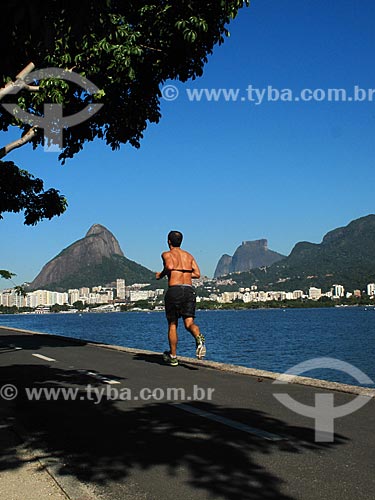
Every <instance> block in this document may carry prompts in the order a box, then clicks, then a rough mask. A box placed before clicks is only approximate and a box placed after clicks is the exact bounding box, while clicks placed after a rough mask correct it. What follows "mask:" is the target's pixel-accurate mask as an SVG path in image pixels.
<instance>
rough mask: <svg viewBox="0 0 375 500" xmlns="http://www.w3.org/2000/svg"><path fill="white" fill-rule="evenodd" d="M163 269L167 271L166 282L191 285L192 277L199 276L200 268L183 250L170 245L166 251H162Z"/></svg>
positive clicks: (172, 284)
mask: <svg viewBox="0 0 375 500" xmlns="http://www.w3.org/2000/svg"><path fill="white" fill-rule="evenodd" d="M162 259H163V263H164V269H166V271H167V272H168V284H169V286H174V285H191V284H192V278H199V277H200V270H199V267H198V264H197V263H196V262H195V259H194V257H193V256H192V255H191V254H190V253H189V252H186V251H185V250H181V248H178V247H172V248H171V250H169V251H168V252H163V254H162Z"/></svg>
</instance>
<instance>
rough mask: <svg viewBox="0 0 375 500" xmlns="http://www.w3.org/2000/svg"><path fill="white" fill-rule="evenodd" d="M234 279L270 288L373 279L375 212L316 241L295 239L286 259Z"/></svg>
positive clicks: (351, 284) (360, 283) (355, 284)
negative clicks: (318, 242)
mask: <svg viewBox="0 0 375 500" xmlns="http://www.w3.org/2000/svg"><path fill="white" fill-rule="evenodd" d="M235 280H236V281H237V283H239V284H241V285H243V286H249V285H251V284H257V285H259V286H261V287H262V288H263V289H274V290H276V289H278V290H293V289H299V288H301V289H307V288H309V287H310V286H317V287H321V288H323V289H328V288H329V287H330V286H331V285H333V284H342V285H344V286H345V287H346V288H347V289H349V290H352V289H356V288H359V289H363V288H364V287H365V285H366V284H367V283H369V282H374V281H375V215H368V216H366V217H362V218H360V219H357V220H354V221H352V222H351V223H350V224H348V225H347V226H346V227H341V228H338V229H335V230H333V231H330V232H329V233H327V234H326V235H325V236H324V238H323V241H322V243H320V244H314V243H308V242H300V243H297V244H296V245H295V247H294V248H293V250H292V252H291V254H290V255H289V257H287V258H286V259H284V260H282V261H280V262H277V263H275V264H273V265H272V266H270V267H268V268H266V269H265V270H260V269H256V270H253V271H251V272H249V273H241V274H238V275H236V277H235Z"/></svg>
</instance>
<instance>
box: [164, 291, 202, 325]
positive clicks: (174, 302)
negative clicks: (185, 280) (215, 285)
mask: <svg viewBox="0 0 375 500" xmlns="http://www.w3.org/2000/svg"><path fill="white" fill-rule="evenodd" d="M196 297H197V295H196V293H195V290H194V288H193V287H192V286H187V285H173V286H170V287H169V288H168V290H167V293H166V294H165V297H164V303H165V314H166V316H167V319H168V321H177V320H178V318H180V317H182V318H195V304H196Z"/></svg>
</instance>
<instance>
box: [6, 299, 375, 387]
mask: <svg viewBox="0 0 375 500" xmlns="http://www.w3.org/2000/svg"><path fill="white" fill-rule="evenodd" d="M196 321H197V323H198V324H199V326H200V327H201V330H202V333H204V335H205V336H206V343H207V359H209V360H213V361H220V362H224V363H231V364H235V365H242V366H247V367H251V368H259V369H263V370H269V371H273V372H284V371H286V370H288V369H289V368H291V367H292V366H294V365H296V364H298V363H301V362H303V361H307V360H310V359H313V358H318V357H331V358H335V359H338V360H341V361H345V362H347V363H350V364H352V365H354V366H355V367H356V368H358V369H360V370H362V371H363V372H364V373H365V374H366V375H367V376H368V377H370V378H371V379H372V381H374V383H373V384H363V383H360V382H359V381H358V380H356V379H355V378H353V377H352V376H350V375H347V374H345V373H342V372H339V371H336V370H332V369H325V370H322V369H319V370H312V371H309V372H306V373H304V375H305V376H309V377H314V378H322V379H326V380H332V381H337V382H343V383H347V384H353V385H365V386H367V387H375V363H374V359H375V307H373V306H371V307H367V308H364V307H351V308H349V307H347V308H326V309H285V310H284V309H273V310H266V309H257V310H238V311H233V310H232V311H198V312H197V318H196ZM0 325H2V326H12V327H16V328H23V329H27V330H35V331H40V332H45V333H55V334H59V335H65V336H69V337H74V338H81V339H85V340H91V341H95V342H103V343H107V344H116V345H121V346H126V347H132V348H138V349H147V350H151V351H157V352H162V351H163V350H165V349H167V347H168V344H167V336H166V319H165V316H164V314H163V313H161V312H152V313H147V312H128V313H84V314H39V315H38V314H30V315H0ZM178 354H180V355H184V356H190V357H194V355H195V343H194V341H193V339H192V337H191V336H190V334H189V333H188V332H186V331H185V330H184V329H183V328H182V325H180V332H179V347H178Z"/></svg>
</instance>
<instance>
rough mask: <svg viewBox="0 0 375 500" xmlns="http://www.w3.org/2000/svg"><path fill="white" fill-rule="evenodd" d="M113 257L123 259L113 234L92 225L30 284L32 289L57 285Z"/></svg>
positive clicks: (99, 226) (50, 262) (98, 225)
mask: <svg viewBox="0 0 375 500" xmlns="http://www.w3.org/2000/svg"><path fill="white" fill-rule="evenodd" d="M114 255H118V256H121V257H124V254H123V252H122V250H121V248H120V245H119V243H118V241H117V240H116V238H115V237H114V236H113V234H112V233H111V232H110V231H108V229H107V228H105V227H104V226H101V225H100V224H94V225H93V226H91V227H90V229H89V230H88V232H87V234H86V236H85V237H84V238H82V239H80V240H78V241H76V242H75V243H73V244H72V245H70V246H69V247H67V248H65V249H64V250H63V251H62V252H61V253H60V254H59V255H57V256H56V257H55V258H53V259H52V260H51V261H49V262H48V263H47V264H46V265H45V266H44V267H43V269H42V270H41V271H40V273H39V274H38V276H37V277H36V278H35V279H34V281H33V282H32V283H31V284H30V287H31V288H32V289H36V288H41V287H47V286H48V285H49V284H51V283H58V282H60V281H61V280H63V279H64V278H65V277H66V276H71V275H74V274H75V273H79V272H80V271H81V270H82V269H83V268H88V267H90V266H95V265H101V264H102V262H103V259H105V258H107V259H108V258H111V257H112V256H114Z"/></svg>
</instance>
